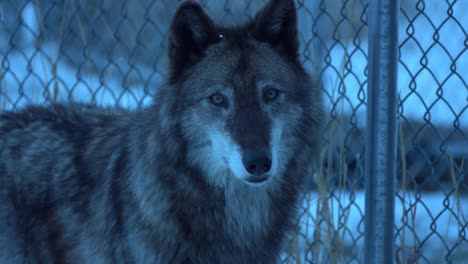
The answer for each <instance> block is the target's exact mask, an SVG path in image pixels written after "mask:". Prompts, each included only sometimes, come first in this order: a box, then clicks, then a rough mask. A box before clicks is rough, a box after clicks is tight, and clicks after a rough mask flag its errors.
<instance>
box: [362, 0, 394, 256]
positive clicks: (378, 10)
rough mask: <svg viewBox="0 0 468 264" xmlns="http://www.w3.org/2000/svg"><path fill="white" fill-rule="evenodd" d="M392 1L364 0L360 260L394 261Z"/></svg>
mask: <svg viewBox="0 0 468 264" xmlns="http://www.w3.org/2000/svg"><path fill="white" fill-rule="evenodd" d="M398 11H399V1H398V0H370V1H369V9H368V18H369V20H368V24H369V50H368V55H369V64H368V73H369V82H368V85H367V86H368V89H367V94H368V102H367V142H366V143H367V144H366V176H365V177H366V184H365V188H366V211H365V253H364V260H365V263H372V264H373V263H393V262H394V254H393V253H394V225H395V212H394V211H395V210H394V208H395V177H396V161H397V159H396V153H397V145H396V143H397V97H396V94H397V93H396V85H397V52H398Z"/></svg>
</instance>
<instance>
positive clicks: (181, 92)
mask: <svg viewBox="0 0 468 264" xmlns="http://www.w3.org/2000/svg"><path fill="white" fill-rule="evenodd" d="M168 57H169V65H168V66H169V69H168V76H167V81H166V84H165V85H164V86H162V87H161V88H160V91H159V92H158V93H157V94H156V96H155V98H154V102H153V104H151V105H150V106H148V107H146V108H143V109H139V110H134V111H130V110H124V109H118V108H100V107H97V106H94V105H90V104H80V103H69V104H65V103H53V104H49V105H43V106H38V105H30V106H27V107H25V108H23V109H21V110H13V111H8V112H3V113H2V114H1V115H0V201H1V202H0V261H1V262H2V263H275V262H277V261H278V260H279V255H280V253H281V248H282V245H283V244H284V240H285V237H286V235H287V232H288V229H289V228H290V227H291V225H292V223H293V220H294V218H295V216H296V206H297V204H298V202H299V197H300V196H301V194H302V193H304V190H305V189H306V183H307V182H309V181H308V177H310V175H311V174H312V170H313V165H312V164H313V161H314V160H315V159H316V158H317V156H318V153H319V150H320V149H319V148H320V137H321V134H320V128H321V123H322V116H323V114H322V112H323V111H322V106H321V97H320V89H319V87H318V85H317V84H316V82H315V79H314V77H313V74H309V73H308V72H307V71H306V70H305V69H304V68H303V66H302V64H301V62H300V59H299V56H298V34H297V18H296V9H295V5H294V1H293V0H271V1H270V2H268V3H267V4H266V5H265V6H264V7H263V8H262V9H261V10H260V11H259V12H258V13H257V14H256V15H255V16H254V17H253V19H251V21H248V22H247V23H245V24H241V25H237V26H234V27H223V26H220V25H217V24H215V23H214V22H213V21H212V20H211V18H210V17H209V16H208V15H207V14H206V13H205V11H204V10H203V8H202V7H201V6H200V5H199V4H198V3H197V2H194V1H184V2H182V3H181V4H180V5H179V7H178V8H177V9H176V11H175V13H174V15H173V18H172V21H171V25H170V29H169V40H168Z"/></svg>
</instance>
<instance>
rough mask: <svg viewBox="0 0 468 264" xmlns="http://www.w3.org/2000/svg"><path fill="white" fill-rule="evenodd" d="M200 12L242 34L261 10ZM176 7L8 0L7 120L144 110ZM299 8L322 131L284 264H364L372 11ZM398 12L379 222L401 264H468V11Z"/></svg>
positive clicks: (455, 7)
mask: <svg viewBox="0 0 468 264" xmlns="http://www.w3.org/2000/svg"><path fill="white" fill-rule="evenodd" d="M200 2H201V3H202V4H203V5H204V6H205V7H206V9H207V11H208V13H209V14H210V15H211V16H212V17H213V18H214V19H215V21H216V22H219V23H224V24H236V23H241V22H243V21H245V20H247V19H248V18H250V17H252V16H253V15H254V14H255V12H256V11H258V10H259V9H260V8H261V7H262V6H263V5H264V4H265V2H266V1H263V0H239V1H237V0H236V1H233V0H224V1H218V0H200ZM389 2H390V1H389ZM178 3H179V1H171V0H139V1H125V0H112V1H111V0H81V1H79V0H54V1H46V0H29V1H28V0H0V60H1V61H0V109H5V110H11V109H17V108H20V107H22V106H24V105H26V104H30V103H38V104H46V103H49V102H53V101H84V102H91V103H96V104H98V105H119V106H122V107H125V108H133V109H134V108H139V107H144V106H147V105H148V104H149V103H150V102H151V98H152V96H155V94H156V92H157V90H158V88H159V87H161V85H162V83H163V81H164V76H165V75H166V73H167V70H166V69H167V57H166V42H167V30H168V26H169V22H170V17H171V15H172V13H173V12H174V9H175V7H176V6H177V4H178ZM296 6H297V11H298V20H299V21H298V24H299V34H300V41H301V47H300V55H301V59H302V61H303V63H304V66H305V68H306V69H307V70H308V71H309V72H310V73H312V74H316V75H317V76H319V77H320V78H319V79H320V83H319V84H317V85H321V87H322V89H323V98H322V100H323V104H324V106H325V109H326V110H327V120H326V123H325V126H324V127H325V130H324V136H323V142H324V145H323V150H322V151H321V152H320V155H319V156H320V157H319V160H318V162H317V168H316V172H315V174H314V175H313V176H314V179H315V182H314V185H313V186H310V193H308V194H307V195H306V197H304V201H303V202H302V203H301V207H300V208H299V209H300V210H299V216H300V217H299V219H298V222H297V225H295V227H294V230H293V231H292V232H291V234H290V235H289V238H288V241H287V243H286V245H285V250H284V252H283V253H282V255H281V258H282V262H283V263H363V262H364V255H365V251H366V250H364V249H368V248H367V247H365V245H364V240H365V236H366V235H365V230H364V222H365V221H364V219H365V211H366V208H365V200H366V199H365V198H366V197H365V192H364V186H365V180H364V179H365V177H364V175H365V168H366V167H365V164H364V163H365V157H366V155H365V149H366V147H369V146H368V145H369V144H371V143H372V142H370V143H368V141H367V139H368V137H367V136H366V135H368V134H367V133H368V129H369V127H368V125H367V124H366V120H367V116H366V111H367V110H368V107H369V109H373V108H372V107H371V105H369V104H368V99H369V97H371V95H370V94H368V91H367V85H368V79H369V77H371V76H369V74H370V73H375V69H369V67H368V61H369V59H370V57H369V56H368V48H369V46H368V45H369V42H370V41H372V40H370V39H369V37H368V36H369V34H368V33H369V32H368V24H369V22H370V21H369V18H370V14H369V8H368V3H367V1H361V0H329V1H325V0H322V1H320V0H297V1H296ZM398 10H399V11H398V18H399V19H398V21H397V30H398V32H397V33H398V39H399V42H398V65H397V69H396V70H397V76H398V78H397V79H396V80H394V82H395V85H396V88H397V94H396V96H395V97H396V98H397V99H396V101H394V102H393V103H394V105H395V106H396V111H397V122H396V129H397V132H398V133H397V135H398V136H397V137H396V138H395V139H396V150H397V153H396V156H395V158H396V161H395V162H394V165H395V166H396V167H395V170H396V178H395V183H396V186H395V188H394V190H395V191H394V193H392V194H391V196H393V197H394V199H393V201H392V203H393V206H394V208H393V214H394V219H391V218H388V219H383V220H384V222H382V223H383V225H384V227H386V228H388V227H390V229H391V231H392V236H393V241H391V243H387V244H389V245H391V246H392V248H391V251H390V252H391V258H392V260H393V261H394V262H396V263H464V261H466V260H467V259H468V238H467V231H468V221H467V219H468V218H467V216H468V193H467V190H468V164H467V162H468V161H467V158H468V33H467V31H468V16H467V15H466V10H468V0H459V1H456V0H445V1H442V0H441V1H432V0H408V1H400V6H399V9H398ZM390 33H391V32H389V34H390ZM374 66H375V65H373V66H372V67H374ZM378 66H379V65H377V66H375V67H378ZM380 66H382V65H380ZM372 77H375V74H373V75H372ZM390 103H391V102H390ZM372 124H373V123H372ZM384 139H386V138H385V136H384ZM387 139H388V138H387ZM373 143H374V144H379V143H381V142H373ZM370 177H372V175H370ZM375 188H380V189H381V190H382V189H383V190H385V189H386V188H385V186H376V187H375ZM384 195H387V196H388V193H386V194H384ZM368 198H369V197H368ZM368 202H373V201H371V200H369V201H368ZM374 202H375V203H379V202H381V201H380V200H378V201H374ZM375 232H379V230H375ZM387 242H388V241H387ZM376 243H377V241H376Z"/></svg>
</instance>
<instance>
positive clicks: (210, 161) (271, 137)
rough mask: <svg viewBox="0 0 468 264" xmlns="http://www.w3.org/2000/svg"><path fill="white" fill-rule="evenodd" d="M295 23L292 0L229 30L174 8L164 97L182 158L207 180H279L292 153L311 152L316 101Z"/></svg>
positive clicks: (274, 3) (281, 0) (192, 10)
mask: <svg viewBox="0 0 468 264" xmlns="http://www.w3.org/2000/svg"><path fill="white" fill-rule="evenodd" d="M296 24H297V22H296V10H295V6H294V1H293V0H271V1H270V2H269V3H268V4H267V5H266V6H265V7H264V8H263V9H262V10H260V11H259V12H258V14H257V15H256V16H255V18H254V19H253V20H252V21H250V22H249V23H247V24H244V25H241V26H238V27H233V28H224V27H220V26H217V25H215V24H214V23H213V22H212V20H211V19H210V18H209V17H208V16H207V15H206V13H205V12H204V11H203V9H202V8H201V7H200V5H199V4H197V3H196V2H195V1H185V2H183V3H182V4H181V5H180V6H179V7H178V9H177V10H176V12H175V14H174V17H173V20H172V23H171V28H170V35H169V63H170V76H169V87H168V89H167V90H168V91H166V96H164V98H166V100H170V105H171V106H170V110H168V111H169V112H170V113H171V114H173V115H175V117H174V118H175V119H177V126H178V131H179V132H180V140H181V141H183V142H184V144H185V145H186V147H185V150H186V153H185V155H186V157H185V161H186V162H187V163H189V164H190V166H194V167H196V168H197V169H199V170H201V171H202V172H203V174H204V175H207V177H208V178H209V181H210V182H211V183H214V184H221V185H224V184H226V183H227V182H228V181H231V180H232V179H234V180H235V181H239V180H241V181H242V182H245V183H248V184H251V185H260V184H263V183H266V182H268V181H270V180H269V179H271V178H277V179H280V178H281V177H282V175H283V174H284V173H285V172H286V170H287V168H288V165H289V164H290V163H291V162H292V160H294V158H295V157H296V156H297V155H301V154H302V155H303V154H304V153H309V154H313V153H314V152H316V151H317V149H316V142H317V140H316V138H315V137H317V136H314V135H316V133H317V128H318V123H319V119H320V116H321V115H320V114H321V111H320V109H321V108H320V101H321V99H320V96H319V93H318V88H317V87H314V85H313V83H312V81H311V79H310V77H309V75H308V74H306V72H305V70H304V69H303V67H302V65H301V63H300V62H299V60H298V36H297V25H296ZM168 98H170V99H168ZM169 112H167V113H169ZM314 132H315V133H314ZM311 133H312V134H311ZM311 158H312V157H311ZM236 178H237V179H236Z"/></svg>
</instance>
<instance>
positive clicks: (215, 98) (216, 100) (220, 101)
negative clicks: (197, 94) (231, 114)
mask: <svg viewBox="0 0 468 264" xmlns="http://www.w3.org/2000/svg"><path fill="white" fill-rule="evenodd" d="M210 101H211V103H212V104H214V105H216V106H226V99H225V98H224V96H223V95H222V94H220V93H215V94H212V95H211V96H210Z"/></svg>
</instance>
